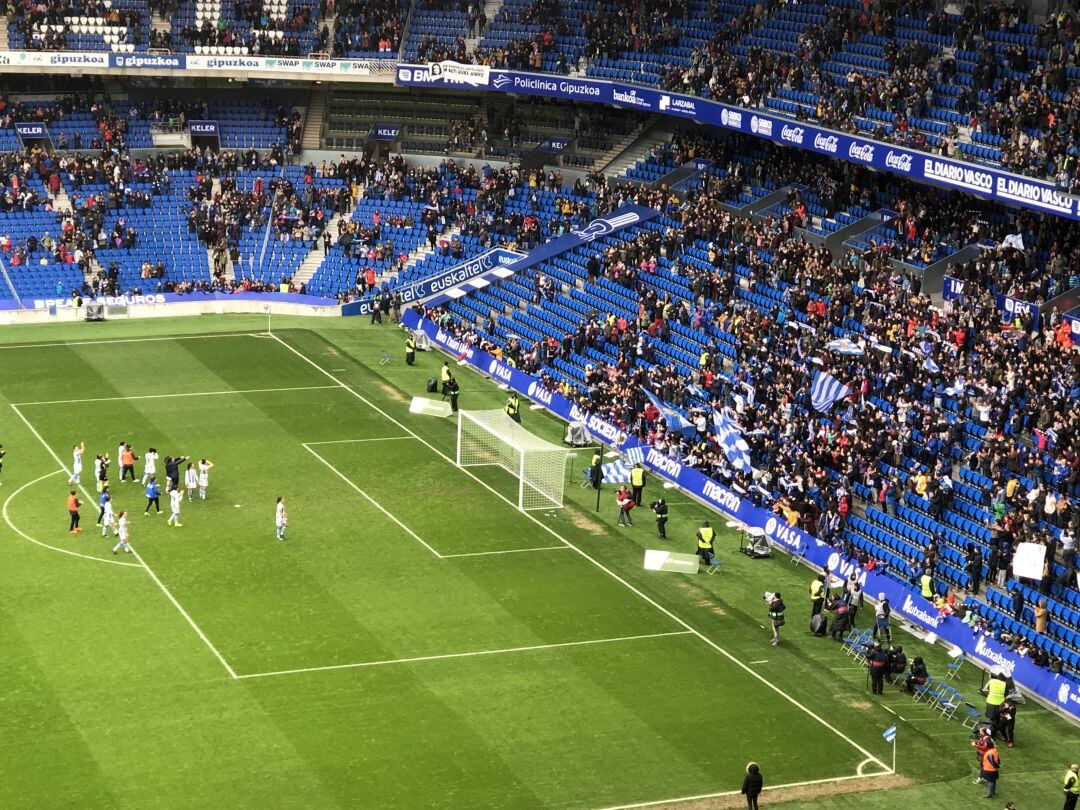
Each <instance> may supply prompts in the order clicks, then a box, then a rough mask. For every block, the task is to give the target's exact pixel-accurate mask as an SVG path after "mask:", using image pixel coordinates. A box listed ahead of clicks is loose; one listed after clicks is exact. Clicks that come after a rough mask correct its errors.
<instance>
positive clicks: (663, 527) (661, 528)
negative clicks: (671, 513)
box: [649, 498, 668, 540]
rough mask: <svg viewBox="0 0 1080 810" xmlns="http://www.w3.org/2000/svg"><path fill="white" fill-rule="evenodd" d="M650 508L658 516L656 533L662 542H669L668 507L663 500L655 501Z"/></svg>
mask: <svg viewBox="0 0 1080 810" xmlns="http://www.w3.org/2000/svg"><path fill="white" fill-rule="evenodd" d="M649 508H650V509H652V511H653V513H654V514H655V515H656V533H657V535H659V537H660V539H661V540H667V519H668V506H667V504H666V503H665V502H664V499H663V498H661V499H660V500H658V501H653V502H652V503H650V504H649Z"/></svg>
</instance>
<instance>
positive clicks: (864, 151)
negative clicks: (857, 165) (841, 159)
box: [847, 143, 874, 163]
mask: <svg viewBox="0 0 1080 810" xmlns="http://www.w3.org/2000/svg"><path fill="white" fill-rule="evenodd" d="M847 153H848V157H849V158H851V159H852V160H861V161H862V162H863V163H873V162H874V147H873V146H871V145H870V144H868V143H862V144H859V143H853V144H851V146H849V147H848V150H847Z"/></svg>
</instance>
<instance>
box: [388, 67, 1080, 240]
mask: <svg viewBox="0 0 1080 810" xmlns="http://www.w3.org/2000/svg"><path fill="white" fill-rule="evenodd" d="M452 64H456V63H446V62H443V63H440V64H439V65H438V66H435V65H398V66H397V70H396V73H395V77H396V81H397V84H399V85H404V86H409V87H424V86H454V87H457V88H464V89H470V88H471V89H477V90H490V91H496V92H502V93H520V94H524V95H534V96H546V97H549V98H558V99H570V100H577V101H596V102H599V103H602V104H617V105H620V106H623V107H629V108H633V109H638V110H645V111H649V112H656V113H663V114H664V115H675V116H679V117H681V118H689V119H691V120H693V121H697V122H698V123H701V124H708V125H712V126H718V127H723V128H725V129H730V130H737V131H739V132H744V133H746V134H747V135H752V136H755V137H758V138H765V139H768V140H771V141H775V142H776V143H779V144H783V145H786V146H794V147H799V148H802V149H807V150H809V151H812V152H818V153H819V154H823V155H828V156H830V157H835V158H838V159H840V160H846V161H849V162H851V163H858V164H860V165H863V166H868V167H871V168H874V169H880V170H882V171H887V172H892V173H893V174H898V175H901V176H903V177H908V178H910V179H912V180H916V181H919V182H926V183H933V184H935V185H940V186H946V187H948V188H955V189H960V190H963V191H966V192H969V193H971V194H974V195H977V196H980V197H987V198H989V199H993V200H998V201H1000V202H1003V203H1008V204H1010V205H1020V206H1023V207H1025V208H1031V209H1034V210H1037V211H1045V212H1048V213H1051V214H1056V215H1058V216H1063V217H1068V218H1070V219H1080V198H1077V197H1074V196H1072V195H1070V194H1066V193H1064V192H1063V191H1061V190H1060V189H1058V188H1056V187H1055V186H1054V185H1053V184H1051V183H1047V182H1044V181H1042V180H1036V179H1033V178H1030V177H1021V176H1019V175H1015V174H1010V173H1009V172H1003V171H1000V170H998V169H993V168H990V167H987V166H981V165H977V164H972V163H965V162H963V161H959V160H953V159H951V158H946V157H942V156H939V155H932V154H930V153H928V152H919V151H916V150H912V149H905V148H904V147H901V146H895V145H892V144H887V143H882V142H880V141H875V140H872V139H870V138H864V137H862V136H859V135H848V134H846V133H842V132H834V131H832V130H828V129H824V128H822V127H817V126H814V125H812V124H808V123H806V122H804V121H798V120H795V119H792V118H786V117H784V116H779V115H776V114H774V113H771V112H770V113H765V112H761V111H758V110H750V109H746V108H742V107H735V106H732V105H728V104H721V103H718V102H715V101H709V100H707V99H702V98H698V97H696V96H684V95H679V94H677V93H666V92H664V91H661V90H656V89H653V88H648V87H637V86H632V85H625V84H621V83H618V82H610V81H604V80H601V79H586V78H578V77H571V76H557V75H551V74H542V73H523V72H520V71H513V70H495V69H490V70H488V71H487V72H486V74H485V73H482V72H476V73H473V74H471V75H470V76H469V79H468V80H467V81H465V80H463V79H462V78H461V77H460V76H459V75H457V74H456V72H455V71H456V69H455V68H453V67H452V66H451V65H452ZM468 67H473V68H475V67H476V66H468Z"/></svg>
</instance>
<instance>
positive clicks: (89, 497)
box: [11, 405, 236, 680]
mask: <svg viewBox="0 0 1080 810" xmlns="http://www.w3.org/2000/svg"><path fill="white" fill-rule="evenodd" d="M11 409H12V410H13V411H15V413H16V414H17V415H18V417H19V419H21V420H22V421H23V424H25V425H26V427H27V428H28V429H29V430H30V432H31V433H33V434H34V437H35V438H36V439H37V440H38V441H39V442H41V446H42V447H44V448H45V450H46V451H47V452H48V453H49V455H50V456H52V457H53V460H54V461H55V462H56V463H57V465H58V466H59V467H60V469H61V470H63V471H64V472H67V471H68V470H67V468H66V467H65V466H64V462H63V461H61V460H60V456H58V455H56V451H54V450H53V449H52V448H51V447H50V446H49V444H48V442H46V441H45V439H44V438H42V435H41V434H40V433H38V430H37V428H35V427H34V426H33V425H32V424H30V420H29V419H27V418H26V417H25V416H23V412H22V411H20V410H19V408H18V406H16V405H12V406H11ZM79 489H81V490H82V492H83V495H85V496H86V499H87V501H88V502H89V503H93V502H94V497H93V496H92V495H91V494H90V492H89V491H88V490H87V489H86V487H84V486H82V485H81V484H80V485H79ZM130 548H131V553H132V554H134V555H135V559H136V560H138V562H139V565H141V566H142V567H143V570H145V571H146V573H147V575H148V576H149V577H150V579H152V580H154V583H155V584H156V585H157V586H158V587H159V588H160V589H161V592H162V593H163V594H165V597H166V598H167V599H168V600H169V601H170V602H172V604H173V607H175V608H176V609H177V610H178V611H180V615H181V616H183V617H184V619H186V620H187V623H188V624H189V625H191V629H192V630H194V631H195V633H196V635H198V637H199V638H201V639H202V640H203V643H204V644H205V645H206V646H207V648H208V649H209V650H210V652H212V653H213V654H214V657H215V658H217V660H218V661H220V662H221V665H222V666H223V667H225V671H226V672H228V673H229V677H230V678H233V679H234V680H235V679H236V672H235V671H233V668H232V667H231V666H229V662H228V661H226V660H225V657H224V656H223V655H222V654H221V653H220V652H218V649H217V647H215V646H214V645H213V644H212V643H211V642H210V639H208V638H207V637H206V633H204V632H203V631H202V628H201V627H199V625H197V624H195V620H194V619H192V618H191V616H190V615H189V614H188V612H187V611H186V610H184V607H183V605H181V604H180V603H179V602H178V601H176V597H175V596H173V595H172V593H171V592H170V591H169V589H168V588H166V587H165V583H164V582H162V581H161V580H160V579H158V575H157V574H155V573H154V571H153V569H152V568H151V567H150V566H149V565H147V564H146V560H144V559H143V558H142V557H141V556H140V555H139V552H138V551H137V550H136V549H135V547H134V546H131V547H130Z"/></svg>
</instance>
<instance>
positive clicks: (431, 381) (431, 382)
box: [427, 377, 439, 394]
mask: <svg viewBox="0 0 1080 810" xmlns="http://www.w3.org/2000/svg"><path fill="white" fill-rule="evenodd" d="M438 390H439V381H438V380H436V379H435V378H434V377H428V378H427V392H428V393H429V394H434V393H437V392H438Z"/></svg>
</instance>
